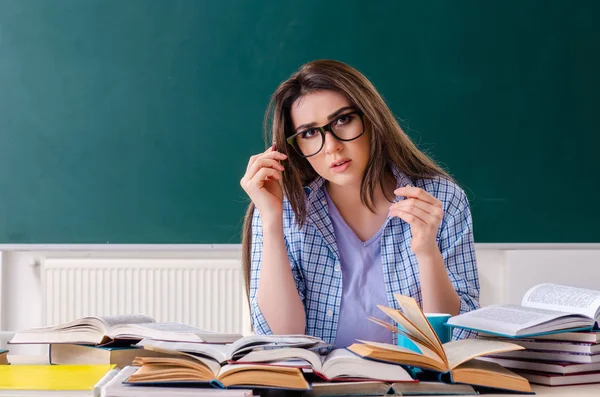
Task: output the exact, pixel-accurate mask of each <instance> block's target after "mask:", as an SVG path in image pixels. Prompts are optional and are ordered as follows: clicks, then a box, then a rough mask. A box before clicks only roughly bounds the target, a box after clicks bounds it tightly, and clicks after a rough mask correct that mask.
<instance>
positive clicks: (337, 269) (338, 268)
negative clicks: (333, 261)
mask: <svg viewBox="0 0 600 397" xmlns="http://www.w3.org/2000/svg"><path fill="white" fill-rule="evenodd" d="M341 269H342V268H341V267H340V265H335V267H334V268H333V270H335V271H336V272H339V271H340V270H341Z"/></svg>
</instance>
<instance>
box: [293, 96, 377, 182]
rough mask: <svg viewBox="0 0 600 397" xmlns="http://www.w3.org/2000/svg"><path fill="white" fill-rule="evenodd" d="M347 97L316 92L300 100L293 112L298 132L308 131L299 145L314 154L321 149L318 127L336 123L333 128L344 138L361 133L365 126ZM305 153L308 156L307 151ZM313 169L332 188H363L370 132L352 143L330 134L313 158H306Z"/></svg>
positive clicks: (301, 136) (302, 135) (302, 136)
mask: <svg viewBox="0 0 600 397" xmlns="http://www.w3.org/2000/svg"><path fill="white" fill-rule="evenodd" d="M355 110H357V109H356V108H355V107H354V106H352V104H351V102H350V101H349V100H348V98H346V97H345V96H344V95H341V94H339V93H337V92H335V91H315V92H313V93H310V94H307V95H305V96H302V97H300V98H298V99H297V100H296V101H295V102H294V103H293V104H292V108H291V110H290V113H291V117H292V123H293V125H294V131H295V133H297V132H300V131H306V132H305V133H303V134H300V135H299V136H298V137H297V139H296V144H297V146H298V145H300V146H303V147H305V148H307V149H306V150H311V152H312V151H314V150H315V149H313V148H317V149H318V147H319V146H320V142H321V134H320V133H319V131H318V130H316V129H314V128H315V127H322V126H324V125H326V124H328V123H331V122H334V123H333V125H332V129H333V130H334V132H336V134H337V135H339V136H340V137H342V138H344V139H351V138H353V137H355V136H356V135H358V134H360V133H361V132H362V130H363V125H364V123H363V122H362V120H361V118H360V117H359V116H358V115H357V114H350V113H352V112H353V111H355ZM305 154H309V153H308V152H307V153H305ZM307 160H308V162H309V163H310V165H311V166H312V167H313V169H314V170H315V171H316V172H317V173H318V174H319V175H320V176H321V177H323V178H324V179H325V180H327V181H328V182H330V183H331V184H333V185H339V186H351V185H356V186H360V183H361V181H362V178H363V175H364V173H365V169H366V167H367V163H368V161H369V134H368V131H367V132H366V133H364V134H363V135H361V136H360V137H358V138H357V139H354V140H352V141H349V142H343V141H339V140H337V139H336V138H335V137H334V136H333V135H332V134H331V133H330V132H326V133H325V142H324V144H323V147H322V148H321V150H320V151H319V152H318V153H317V154H315V155H314V156H310V157H307Z"/></svg>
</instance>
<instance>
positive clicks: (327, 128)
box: [286, 110, 365, 157]
mask: <svg viewBox="0 0 600 397" xmlns="http://www.w3.org/2000/svg"><path fill="white" fill-rule="evenodd" d="M351 114H355V115H357V116H358V117H359V118H360V122H361V124H362V132H361V133H360V134H358V135H357V136H355V137H354V138H351V139H342V138H340V137H339V136H337V135H336V134H335V132H333V129H332V126H333V124H334V123H335V122H337V121H338V120H339V119H340V118H342V117H344V116H349V115H351ZM310 130H319V133H320V134H321V147H320V148H319V150H317V151H316V152H315V153H313V154H309V155H304V154H303V153H302V151H301V150H300V148H299V147H298V146H297V145H296V141H295V140H296V137H297V136H298V135H300V134H303V133H305V132H306V131H310ZM326 132H329V133H331V135H333V137H334V138H335V139H337V140H338V141H341V142H350V141H353V140H355V139H358V138H360V137H361V136H363V135H364V133H365V120H364V119H363V113H362V112H361V111H360V110H353V111H351V112H348V113H343V114H340V115H339V116H337V117H336V118H335V119H333V120H332V121H330V122H329V123H327V124H325V125H323V126H321V127H310V128H307V129H305V130H303V131H299V132H297V133H295V134H294V135H292V136H290V137H288V138H287V139H286V142H287V143H288V144H289V145H291V146H292V147H293V148H294V150H295V151H296V153H298V154H299V155H300V156H302V157H312V156H315V155H317V154H319V152H320V151H321V150H323V146H325V133H326Z"/></svg>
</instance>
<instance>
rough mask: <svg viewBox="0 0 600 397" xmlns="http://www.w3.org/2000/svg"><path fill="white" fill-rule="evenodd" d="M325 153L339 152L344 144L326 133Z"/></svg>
mask: <svg viewBox="0 0 600 397" xmlns="http://www.w3.org/2000/svg"><path fill="white" fill-rule="evenodd" d="M324 139H325V153H335V152H339V151H340V149H341V148H342V142H340V141H338V140H337V139H335V137H334V136H333V135H332V134H331V133H329V132H326V133H325V138H324Z"/></svg>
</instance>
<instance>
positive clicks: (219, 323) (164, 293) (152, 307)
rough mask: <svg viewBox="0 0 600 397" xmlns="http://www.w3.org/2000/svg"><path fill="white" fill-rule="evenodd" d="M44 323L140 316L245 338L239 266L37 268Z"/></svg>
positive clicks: (149, 262)
mask: <svg viewBox="0 0 600 397" xmlns="http://www.w3.org/2000/svg"><path fill="white" fill-rule="evenodd" d="M42 285H43V297H44V303H43V305H44V307H43V310H44V320H45V321H44V322H45V324H46V325H53V324H60V323H64V322H67V321H71V320H73V319H76V318H80V317H84V316H92V315H98V316H102V315H116V314H132V313H143V314H148V315H150V316H152V317H154V319H156V321H159V322H166V321H174V322H182V323H186V324H189V325H193V326H196V327H199V328H203V329H208V330H213V331H221V332H238V333H243V334H247V333H248V332H249V329H250V325H249V316H248V313H247V311H248V310H247V307H248V306H247V303H246V296H245V292H244V286H243V281H242V272H241V264H240V261H239V260H234V259H98V258H96V259H72V258H63V259H58V258H53V259H46V260H44V261H43V263H42Z"/></svg>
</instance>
